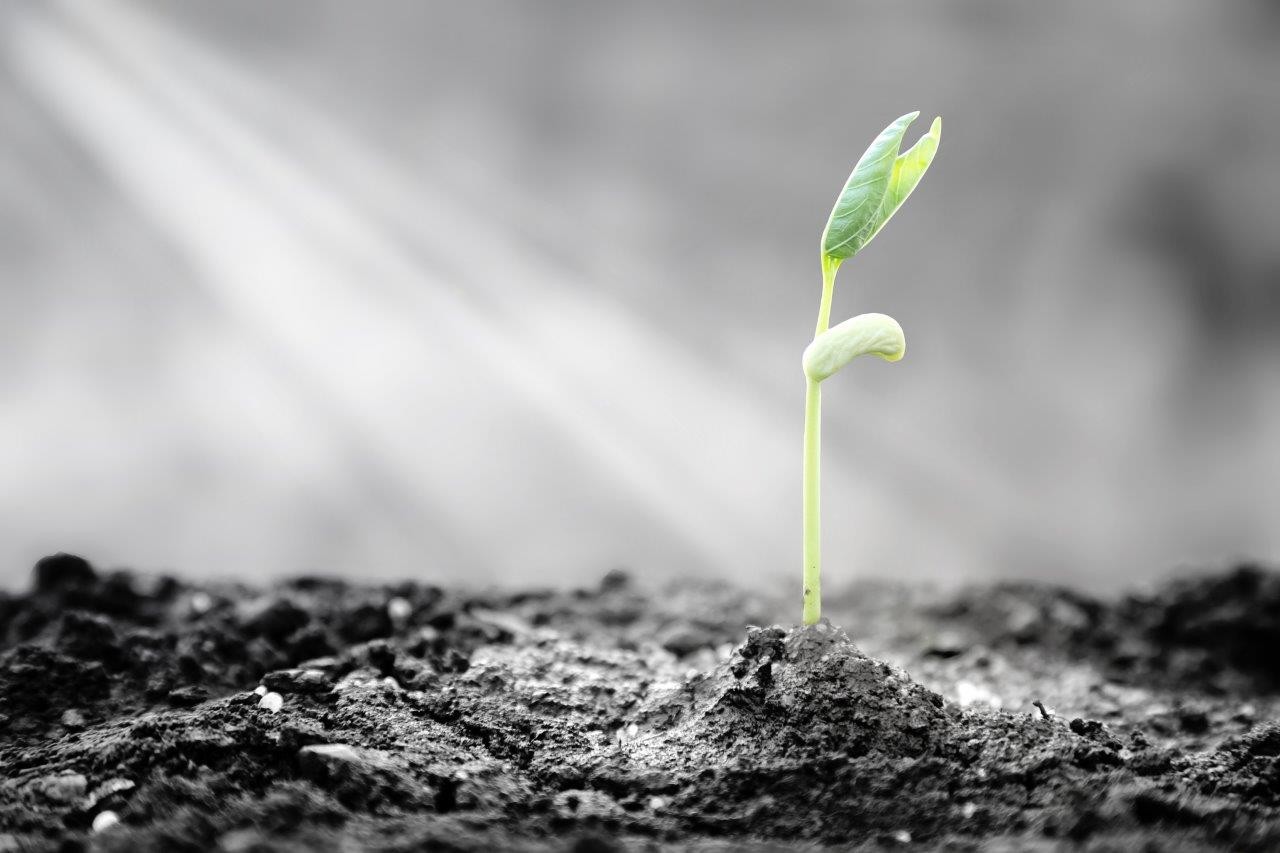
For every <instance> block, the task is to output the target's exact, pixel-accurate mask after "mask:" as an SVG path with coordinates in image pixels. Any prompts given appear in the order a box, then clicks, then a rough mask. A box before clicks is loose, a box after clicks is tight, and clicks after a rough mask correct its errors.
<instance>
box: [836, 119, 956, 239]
mask: <svg viewBox="0 0 1280 853" xmlns="http://www.w3.org/2000/svg"><path fill="white" fill-rule="evenodd" d="M919 115H920V113H918V112H913V113H908V114H907V115H904V116H902V117H901V118H899V119H898V120H897V121H895V122H893V124H891V125H889V126H888V127H887V128H885V129H884V131H883V132H882V133H881V134H880V135H879V136H877V137H876V139H875V141H874V142H872V143H871V147H869V148H868V149H867V150H866V152H865V153H864V154H863V155H862V157H861V159H859V160H858V165H856V166H854V167H853V174H851V175H850V176H849V180H848V181H847V182H846V183H845V186H844V189H843V190H842V191H841V192H840V196H839V198H837V199H836V204H835V207H834V208H832V210H831V218H830V219H829V220H828V221H827V227H826V230H824V231H823V232H822V253H823V255H825V256H827V257H829V258H832V259H833V260H836V261H842V260H844V259H845V258H850V257H852V256H854V255H856V254H857V253H858V252H859V251H861V250H862V247H863V246H865V245H867V244H868V243H870V242H871V238H873V237H874V236H875V235H876V234H877V233H879V231H880V229H881V228H883V227H884V224H885V223H886V222H888V221H889V217H891V216H893V214H894V213H895V212H896V211H897V210H898V208H899V207H900V206H901V205H902V203H903V202H904V201H906V199H907V196H909V195H911V191H912V190H914V189H915V188H916V184H918V183H920V178H922V177H923V176H924V173H925V170H926V169H928V168H929V164H930V163H932V162H933V157H934V155H935V154H936V153H937V151H938V143H939V141H940V139H941V134H942V120H941V119H940V118H938V119H934V120H933V126H932V127H931V128H930V129H929V132H928V133H927V134H926V135H924V136H923V137H921V138H920V139H919V141H917V142H916V144H915V145H913V146H912V147H911V149H910V150H908V151H907V152H906V153H905V154H901V155H899V153H898V152H899V151H900V150H901V148H902V138H903V136H905V135H906V132H907V128H908V127H909V126H910V125H911V123H912V122H913V121H915V120H916V117H917V116H919Z"/></svg>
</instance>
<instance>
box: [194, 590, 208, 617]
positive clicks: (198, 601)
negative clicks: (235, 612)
mask: <svg viewBox="0 0 1280 853" xmlns="http://www.w3.org/2000/svg"><path fill="white" fill-rule="evenodd" d="M212 608H213V599H212V598H211V597H210V596H209V593H207V592H197V593H194V594H192V596H191V612H192V613H194V614H195V615H196V616H203V615H204V614H206V613H208V612H209V611H210V610H211V609H212Z"/></svg>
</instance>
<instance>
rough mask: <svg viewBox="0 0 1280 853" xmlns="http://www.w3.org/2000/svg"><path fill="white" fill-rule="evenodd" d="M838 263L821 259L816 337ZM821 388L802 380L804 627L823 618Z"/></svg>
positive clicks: (827, 312) (823, 326)
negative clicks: (820, 285) (820, 290)
mask: <svg viewBox="0 0 1280 853" xmlns="http://www.w3.org/2000/svg"><path fill="white" fill-rule="evenodd" d="M839 266H840V261H838V260H836V259H834V258H829V257H827V256H826V255H823V257H822V302H821V303H820V304H819V306H818V326H817V328H816V329H815V331H814V333H813V336H814V337H815V338H816V337H817V336H818V335H821V334H822V333H823V332H825V331H826V330H827V327H828V326H829V325H830V323H831V296H832V293H833V292H834V290H835V282H836V269H838V268H839ZM821 453H822V388H821V387H819V383H817V382H815V381H814V380H812V379H809V378H808V377H806V378H805V390H804V486H803V487H804V619H803V621H804V624H806V625H813V624H816V623H817V621H818V620H819V619H821V618H822V510H821V497H822V494H821V484H820V478H819V473H820V470H821V462H822V456H821Z"/></svg>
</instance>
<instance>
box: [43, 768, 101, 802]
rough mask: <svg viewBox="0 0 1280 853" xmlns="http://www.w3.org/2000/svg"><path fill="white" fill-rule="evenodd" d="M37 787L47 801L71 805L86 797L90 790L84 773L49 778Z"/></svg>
mask: <svg viewBox="0 0 1280 853" xmlns="http://www.w3.org/2000/svg"><path fill="white" fill-rule="evenodd" d="M37 786H38V787H39V790H40V793H42V794H44V796H45V798H46V799H48V800H52V801H53V802H55V803H65V804H70V803H74V802H75V801H76V800H78V799H80V798H81V797H83V796H84V792H85V791H86V790H88V788H89V780H88V779H86V778H85V777H84V774H83V773H63V774H61V775H60V776H47V777H45V778H44V779H42V780H40V782H38V783H37Z"/></svg>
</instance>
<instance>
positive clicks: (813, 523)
mask: <svg viewBox="0 0 1280 853" xmlns="http://www.w3.org/2000/svg"><path fill="white" fill-rule="evenodd" d="M919 115H920V113H918V112H914V113H909V114H907V115H905V116H903V117H902V118H900V119H898V120H897V121H895V122H894V123H893V124H891V125H889V126H888V127H887V128H885V129H884V132H882V133H881V134H880V135H879V136H877V137H876V139H875V141H874V142H872V143H871V147H870V148H868V149H867V150H866V153H864V154H863V155H862V158H861V159H860V160H858V165H856V166H854V167H853V174H852V175H850V176H849V180H848V182H846V183H845V185H844V189H843V190H841V192H840V197H839V198H837V199H836V205H835V207H834V208H833V209H832V210H831V218H830V219H829V220H828V221H827V227H826V229H825V230H824V231H823V232H822V302H821V304H820V305H819V307H818V328H817V330H816V331H815V332H814V336H813V343H811V344H809V346H808V347H807V348H805V351H804V358H803V359H802V364H803V366H804V375H805V397H804V624H806V625H813V624H815V623H816V622H817V621H818V620H819V619H820V618H821V617H822V587H821V575H822V557H821V548H820V545H821V526H822V520H821V509H820V503H819V494H820V488H819V482H818V473H819V469H820V456H819V452H820V442H821V418H822V389H821V387H820V386H821V383H822V381H823V380H824V379H827V378H829V377H831V376H832V375H834V374H835V373H836V372H837V371H839V370H840V368H842V367H844V366H845V365H846V364H848V363H849V362H850V361H852V360H853V359H854V358H856V357H858V356H860V355H875V356H879V357H880V358H882V359H884V360H885V361H897V360H898V359H900V358H902V356H903V354H904V353H905V352H906V351H907V340H906V338H905V337H903V335H902V327H901V326H899V325H898V321H897V320H895V319H893V318H892V317H888V316H885V315H884V314H859V315H858V316H857V317H854V318H852V319H850V320H845V321H844V322H843V323H840V324H839V325H837V326H835V327H834V328H828V326H829V324H830V321H831V296H832V293H833V292H834V290H835V283H836V271H837V270H839V269H840V265H841V264H842V263H844V261H845V260H847V259H849V258H851V257H853V256H854V255H856V254H857V253H858V252H860V251H862V249H863V247H865V246H866V245H867V244H868V243H870V242H871V240H872V238H873V237H875V236H876V234H879V233H880V229H881V228H883V227H884V224H885V223H886V222H888V221H889V218H890V217H892V216H893V214H894V213H896V212H897V211H898V208H899V207H901V206H902V203H903V202H904V201H906V200H907V196H909V195H911V191H912V190H914V189H915V188H916V184H918V183H920V179H921V178H922V177H924V173H925V170H927V169H928V168H929V164H930V163H932V162H933V156H934V154H936V153H937V151H938V142H939V140H940V139H941V137H942V119H941V118H935V119H934V120H933V126H932V127H930V128H929V132H928V133H927V134H925V135H924V136H922V137H920V139H919V141H917V142H916V144H915V145H913V146H911V148H910V149H908V150H907V151H906V152H905V153H901V154H900V153H898V152H899V151H900V150H901V148H902V137H903V136H904V135H905V134H906V132H907V126H908V125H910V124H911V122H913V121H915V120H916V117H917V116H919Z"/></svg>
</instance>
